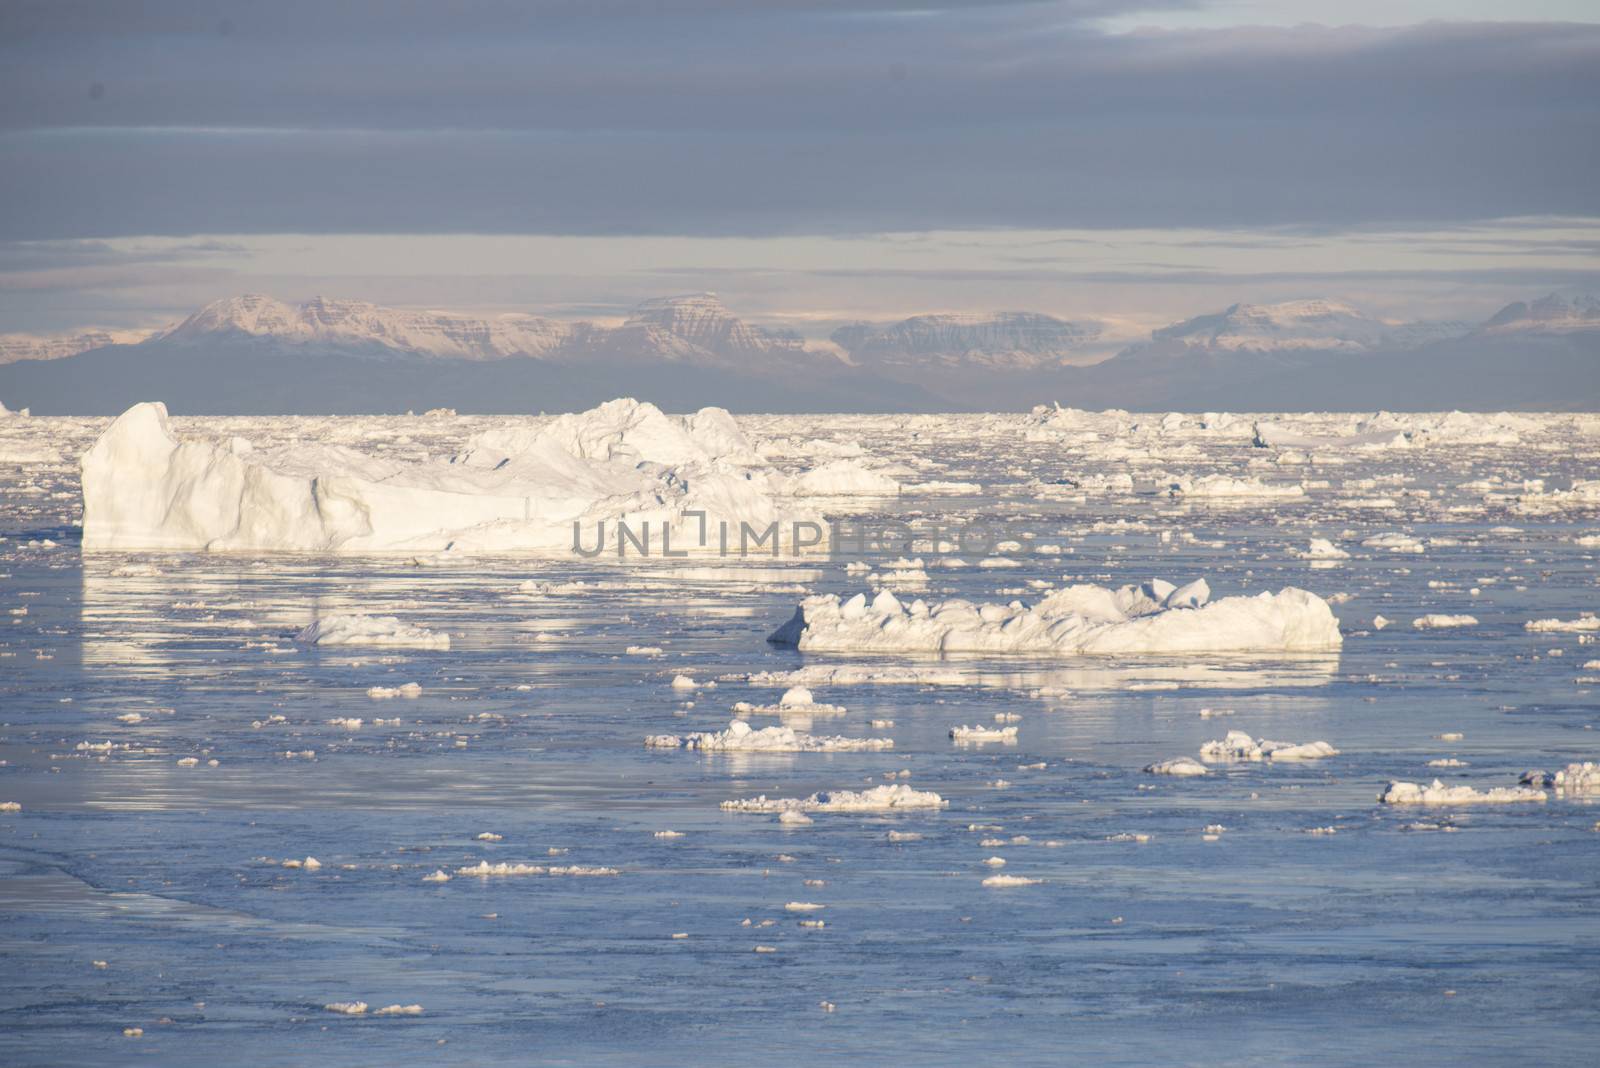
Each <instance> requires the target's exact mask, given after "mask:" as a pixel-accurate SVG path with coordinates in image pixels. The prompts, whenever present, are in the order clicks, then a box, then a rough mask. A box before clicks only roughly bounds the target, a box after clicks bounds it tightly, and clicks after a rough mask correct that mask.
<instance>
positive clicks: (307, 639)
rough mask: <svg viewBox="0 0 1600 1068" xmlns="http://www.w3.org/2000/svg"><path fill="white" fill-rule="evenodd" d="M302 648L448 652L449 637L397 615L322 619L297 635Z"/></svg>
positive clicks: (349, 615)
mask: <svg viewBox="0 0 1600 1068" xmlns="http://www.w3.org/2000/svg"><path fill="white" fill-rule="evenodd" d="M294 640H295V641H297V642H299V643H301V644H302V645H393V646H405V647H408V648H414V649H448V648H450V635H448V634H443V633H440V632H437V631H431V630H428V629H427V628H426V627H418V626H413V625H412V624H410V623H402V622H401V621H400V620H398V619H396V618H395V617H394V616H364V615H359V614H346V615H332V616H323V617H322V618H321V619H319V620H317V621H316V622H314V623H311V624H310V625H308V626H306V627H304V628H302V629H301V630H300V632H299V633H298V634H296V635H295V636H294Z"/></svg>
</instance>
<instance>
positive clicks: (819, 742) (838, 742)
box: [644, 719, 894, 753]
mask: <svg viewBox="0 0 1600 1068" xmlns="http://www.w3.org/2000/svg"><path fill="white" fill-rule="evenodd" d="M644 744H645V745H646V746H648V747H650V748H652V749H678V748H683V749H699V750H701V751H703V752H708V753H712V752H716V753H734V752H739V753H759V752H767V753H835V752H856V751H861V750H883V749H893V748H894V741H893V739H890V738H845V737H838V736H835V737H821V736H816V735H811V734H803V733H797V732H796V731H795V730H794V729H793V728H790V727H782V726H776V727H763V728H762V729H760V730H756V729H755V728H753V727H751V726H750V724H749V723H746V722H745V721H744V720H742V719H735V720H732V721H730V722H729V723H728V729H727V730H722V731H715V732H705V733H694V734H687V735H684V736H682V737H679V736H678V735H675V734H654V735H651V736H650V737H648V738H646V739H645V740H644Z"/></svg>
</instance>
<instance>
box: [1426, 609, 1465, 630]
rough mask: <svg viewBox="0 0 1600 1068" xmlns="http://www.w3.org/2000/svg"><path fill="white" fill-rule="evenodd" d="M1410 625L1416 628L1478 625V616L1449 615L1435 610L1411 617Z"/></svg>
mask: <svg viewBox="0 0 1600 1068" xmlns="http://www.w3.org/2000/svg"><path fill="white" fill-rule="evenodd" d="M1411 625H1412V626H1413V627H1415V628H1416V629H1417V630H1444V629H1448V628H1450V627H1476V626H1477V625H1478V617H1477V616H1451V615H1444V614H1443V613H1438V612H1435V613H1432V614H1430V615H1426V616H1419V617H1417V618H1416V619H1413V620H1412V621H1411Z"/></svg>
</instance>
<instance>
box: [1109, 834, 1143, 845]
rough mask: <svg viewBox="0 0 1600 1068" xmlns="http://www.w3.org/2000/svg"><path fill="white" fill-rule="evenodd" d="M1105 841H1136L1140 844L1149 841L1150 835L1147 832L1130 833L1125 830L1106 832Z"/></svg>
mask: <svg viewBox="0 0 1600 1068" xmlns="http://www.w3.org/2000/svg"><path fill="white" fill-rule="evenodd" d="M1106 841H1108V842H1138V843H1139V844H1140V845H1143V844H1144V843H1146V842H1148V841H1150V836H1149V835H1148V834H1130V833H1128V832H1127V831H1123V832H1122V833H1120V834H1108V835H1106Z"/></svg>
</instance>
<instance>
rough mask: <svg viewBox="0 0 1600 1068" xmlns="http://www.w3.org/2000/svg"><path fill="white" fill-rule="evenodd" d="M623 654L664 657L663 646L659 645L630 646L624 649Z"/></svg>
mask: <svg viewBox="0 0 1600 1068" xmlns="http://www.w3.org/2000/svg"><path fill="white" fill-rule="evenodd" d="M623 652H625V653H627V654H628V655H629V656H661V655H663V652H662V649H661V646H659V645H630V646H628V647H627V648H626V649H624V650H623Z"/></svg>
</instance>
